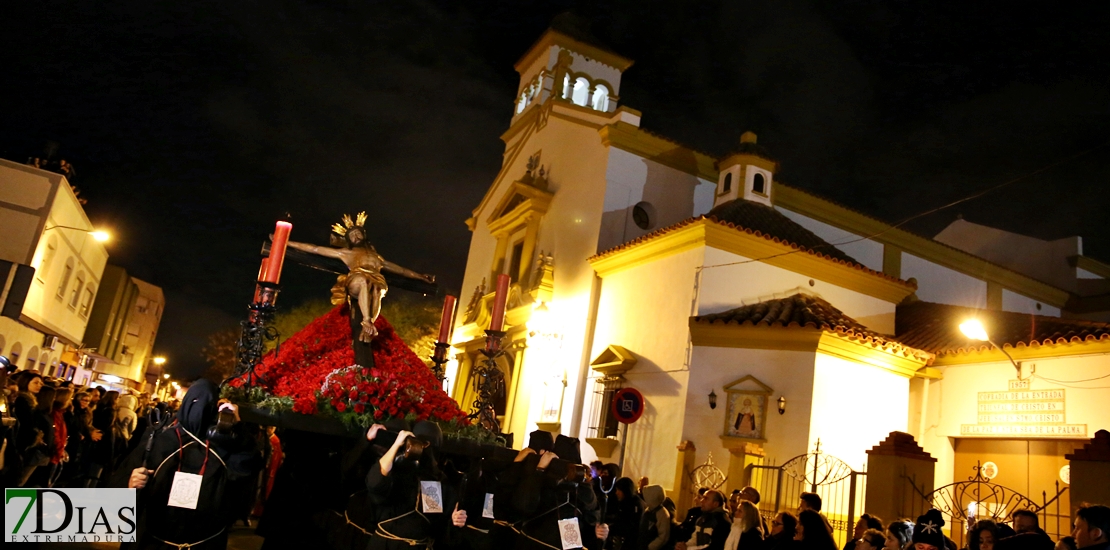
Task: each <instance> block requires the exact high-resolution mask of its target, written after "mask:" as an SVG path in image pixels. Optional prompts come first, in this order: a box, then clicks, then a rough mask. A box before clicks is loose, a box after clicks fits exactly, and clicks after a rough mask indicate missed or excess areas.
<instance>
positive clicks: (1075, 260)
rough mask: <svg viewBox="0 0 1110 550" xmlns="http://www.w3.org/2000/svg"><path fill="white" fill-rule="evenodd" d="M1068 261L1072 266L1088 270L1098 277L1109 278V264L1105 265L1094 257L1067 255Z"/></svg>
mask: <svg viewBox="0 0 1110 550" xmlns="http://www.w3.org/2000/svg"><path fill="white" fill-rule="evenodd" d="M1068 263H1069V264H1071V265H1072V267H1077V268H1079V269H1082V270H1085V271H1090V272H1091V273H1094V274H1095V275H1098V276H1099V277H1103V278H1106V279H1110V265H1106V264H1104V263H1102V262H1100V261H1098V260H1096V259H1094V258H1088V257H1087V256H1069V257H1068Z"/></svg>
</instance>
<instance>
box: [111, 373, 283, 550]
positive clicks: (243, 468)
mask: <svg viewBox="0 0 1110 550" xmlns="http://www.w3.org/2000/svg"><path fill="white" fill-rule="evenodd" d="M216 400H217V396H216V386H215V384H213V383H211V382H209V381H207V380H203V379H202V380H199V381H197V382H196V383H194V384H193V386H192V387H190V388H189V391H188V392H187V393H186V394H185V397H184V399H182V404H181V409H180V410H179V411H178V413H177V417H176V421H175V422H174V423H173V424H171V425H161V426H152V427H151V428H150V429H148V430H147V433H145V434H143V440H142V443H141V444H140V445H139V447H138V448H136V449H135V450H134V451H133V452H132V453H131V454H130V455H129V456H128V457H127V459H126V460H125V461H124V462H123V463H122V464H121V467H120V468H119V470H117V472H116V475H115V476H113V479H112V483H113V486H117V487H126V486H127V482H128V479H129V478H130V476H131V471H132V470H134V469H135V468H138V467H139V466H145V467H146V468H149V469H151V470H154V471H155V473H154V474H153V475H152V476H151V477H150V478H149V480H148V481H147V485H146V487H144V488H143V489H142V490H140V491H139V494H138V498H137V500H138V502H137V504H138V511H139V517H138V520H139V521H138V527H137V530H138V533H137V537H136V538H137V543H136V544H134V545H130V544H126V543H125V544H124V545H123V546H121V548H141V549H155V548H159V549H164V548H169V547H168V546H166V544H164V543H163V542H161V541H167V542H171V543H175V544H193V546H192V548H196V549H199V550H213V549H222V548H226V547H227V536H228V532H227V527H228V524H229V522H230V521H231V520H232V518H233V511H234V509H233V508H232V507H233V506H234V504H235V503H234V501H233V500H232V499H227V498H224V493H225V489H226V488H227V484H228V481H229V480H230V479H235V478H241V477H243V476H248V475H251V474H252V473H253V474H257V472H258V468H261V453H260V452H259V451H258V449H257V448H256V447H255V445H254V442H253V441H252V440H250V439H249V438H248V437H247V436H246V434H245V433H243V432H242V426H241V425H240V424H237V425H236V426H235V427H233V431H232V433H231V434H227V435H214V436H213V437H207V433H208V428H209V427H211V426H213V425H214V424H215V423H216ZM190 433H191V434H192V435H189V434H190ZM193 436H196V438H197V439H200V440H201V441H204V442H206V443H207V445H205V444H201V443H200V442H198V441H197V440H196V439H194V437H193ZM151 437H153V442H152V444H151V449H150V454H149V455H148V456H146V457H145V458H146V460H145V462H144V455H145V454H146V447H147V443H148V442H149V441H150V439H149V438H151ZM179 470H180V471H181V472H185V473H191V474H201V477H202V482H201V487H200V496H199V498H198V500H197V507H196V509H195V510H190V509H187V508H178V507H173V506H169V505H168V501H169V495H170V488H171V487H172V485H173V480H174V476H175V473H176V472H177V471H179ZM202 472H203V473H202Z"/></svg>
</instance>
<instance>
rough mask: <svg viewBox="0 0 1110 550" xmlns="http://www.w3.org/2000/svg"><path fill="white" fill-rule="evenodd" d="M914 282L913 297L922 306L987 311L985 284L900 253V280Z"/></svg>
mask: <svg viewBox="0 0 1110 550" xmlns="http://www.w3.org/2000/svg"><path fill="white" fill-rule="evenodd" d="M911 277H913V278H915V279H917V297H918V298H920V299H921V300H924V301H926V302H936V303H940V304H951V305H954V306H966V307H977V308H986V307H987V282H986V281H983V280H981V279H976V278H974V277H971V276H968V275H964V274H963V273H960V272H959V271H955V270H953V269H948V268H947V267H942V266H940V265H937V264H935V263H933V262H930V261H928V260H924V259H921V258H919V257H917V256H914V255H913V254H907V253H902V279H907V280H908V279H909V278H911Z"/></svg>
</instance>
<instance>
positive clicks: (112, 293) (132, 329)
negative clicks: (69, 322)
mask: <svg viewBox="0 0 1110 550" xmlns="http://www.w3.org/2000/svg"><path fill="white" fill-rule="evenodd" d="M164 307H165V298H164V297H163V295H162V289H161V288H159V287H157V286H155V285H152V284H150V283H148V282H146V281H143V280H140V279H137V278H135V277H132V276H131V275H129V274H128V273H127V271H126V270H124V269H123V268H121V267H117V266H113V265H109V266H108V267H107V268H105V270H104V277H103V281H102V283H101V291H100V294H99V295H98V296H97V298H96V303H95V304H93V308H92V315H91V316H90V318H89V325H88V329H87V330H86V331H85V346H86V348H87V349H88V354H89V356H90V357H91V358H92V361H91V362H90V364H89V367H90V369H89V370H90V372H89V374H88V376H89V378H88V381H87V382H82V381H81V380H78V381H77V382H78V383H88V384H92V385H103V386H106V387H109V388H111V389H117V390H120V389H123V388H130V389H134V390H138V391H148V392H149V391H152V390H153V384H148V381H147V372H146V371H147V368H148V367H149V365H150V363H151V360H152V354H151V352H152V350H153V349H154V340H155V338H157V336H158V326H159V324H160V323H161V320H162V311H163V308H164ZM148 386H149V387H148Z"/></svg>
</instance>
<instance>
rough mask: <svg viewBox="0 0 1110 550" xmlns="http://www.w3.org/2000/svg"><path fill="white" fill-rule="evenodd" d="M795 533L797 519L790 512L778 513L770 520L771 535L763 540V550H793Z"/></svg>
mask: <svg viewBox="0 0 1110 550" xmlns="http://www.w3.org/2000/svg"><path fill="white" fill-rule="evenodd" d="M797 531H798V518H796V517H794V514H791V513H790V512H779V514H778V515H777V516H775V519H773V520H771V533H770V534H769V535H768V536H767V538H765V539H763V550H793V548H794V546H796V544H795V541H794V535H795V534H796V533H797Z"/></svg>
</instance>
